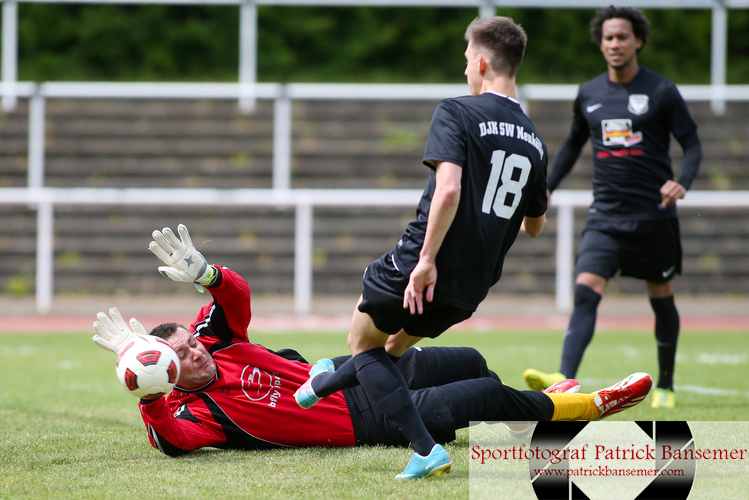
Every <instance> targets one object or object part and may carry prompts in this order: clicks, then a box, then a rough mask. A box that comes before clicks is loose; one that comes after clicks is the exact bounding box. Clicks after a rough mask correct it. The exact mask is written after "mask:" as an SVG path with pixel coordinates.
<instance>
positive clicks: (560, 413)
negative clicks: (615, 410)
mask: <svg viewBox="0 0 749 500" xmlns="http://www.w3.org/2000/svg"><path fill="white" fill-rule="evenodd" d="M547 396H549V397H550V398H551V402H552V403H554V415H553V416H552V417H551V420H595V419H597V418H598V417H599V416H600V415H601V412H600V411H598V407H597V406H596V404H595V402H594V401H593V399H594V398H595V395H593V394H569V393H564V392H562V393H552V394H547Z"/></svg>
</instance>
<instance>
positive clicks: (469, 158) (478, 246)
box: [295, 17, 547, 479]
mask: <svg viewBox="0 0 749 500" xmlns="http://www.w3.org/2000/svg"><path fill="white" fill-rule="evenodd" d="M465 38H466V40H467V41H468V47H467V49H466V52H465V57H466V61H467V64H466V69H465V75H466V78H467V80H468V87H469V90H470V93H471V95H470V96H465V97H459V98H455V99H445V100H444V101H442V102H440V104H439V105H438V106H437V108H436V109H435V111H434V116H433V118H432V123H431V127H430V130H429V135H428V138H427V144H426V151H425V154H424V164H425V165H426V166H427V167H429V168H430V169H431V170H430V172H429V180H428V182H427V186H426V188H425V190H424V193H423V195H422V198H421V201H420V203H419V205H418V208H417V211H416V215H417V217H416V220H414V221H412V222H411V223H410V224H408V227H407V228H406V231H405V233H404V234H403V236H402V237H401V239H400V240H399V241H398V243H397V245H396V247H395V249H394V250H393V251H391V252H389V253H387V254H385V255H383V256H382V257H380V258H379V259H378V260H376V261H375V262H373V263H372V264H371V265H370V266H369V267H368V268H367V269H366V271H365V275H364V292H363V294H362V297H361V299H360V300H359V303H358V304H357V307H356V309H355V310H354V314H353V318H352V322H351V330H350V332H349V337H348V344H349V348H350V349H351V353H352V354H353V355H354V357H353V358H352V359H351V360H350V361H349V362H347V363H346V364H344V365H343V366H341V367H339V368H338V369H336V370H335V372H330V371H325V369H324V367H322V368H320V370H321V373H318V372H317V370H316V369H314V368H313V370H312V372H311V375H312V376H311V377H310V379H309V380H308V381H307V382H306V383H305V384H304V385H303V386H302V387H301V388H300V389H299V390H298V391H297V393H296V394H295V397H296V400H297V403H299V405H300V406H302V407H303V408H310V407H311V406H312V405H314V404H315V403H316V402H318V401H319V400H320V398H322V397H325V396H328V395H330V394H332V393H334V392H336V391H339V390H342V389H344V388H347V387H351V386H355V385H358V384H361V385H362V386H363V387H364V389H365V391H366V393H367V395H368V396H369V398H370V399H371V400H372V401H375V402H376V403H377V406H378V408H379V409H380V410H381V411H382V412H383V413H384V414H385V415H387V417H388V418H389V419H390V420H392V421H393V422H395V423H396V424H397V425H398V427H399V428H400V429H401V430H402V431H403V433H404V434H405V435H406V436H407V437H408V439H409V440H410V442H411V444H412V446H413V448H414V451H415V453H414V456H413V458H412V459H411V461H410V462H409V464H408V466H407V467H406V469H405V470H404V471H403V472H402V473H401V474H398V475H397V476H396V479H413V478H419V477H425V476H430V475H440V474H441V473H442V472H443V471H449V467H450V458H449V456H448V455H447V453H446V452H445V451H444V449H443V448H442V447H441V446H440V445H438V444H436V443H435V441H434V439H433V438H432V436H430V435H429V432H427V430H426V428H425V427H424V425H423V423H422V420H421V418H420V417H419V415H418V413H417V412H416V409H415V408H414V405H413V403H412V401H411V398H410V396H409V393H408V390H407V387H406V384H405V381H404V380H403V377H402V376H400V375H399V372H398V370H397V368H396V367H395V364H394V362H397V360H398V358H399V357H400V356H401V355H402V354H403V353H404V352H405V350H406V349H408V348H409V347H411V346H412V345H414V344H415V343H416V342H418V341H419V340H420V339H421V338H423V337H430V338H435V337H437V336H439V335H440V334H441V333H442V332H444V331H445V330H447V329H448V328H450V327H451V326H452V325H454V324H456V323H459V322H461V321H463V320H465V319H467V318H469V317H470V316H471V315H472V314H473V312H474V311H475V310H476V307H477V306H478V304H479V303H480V302H481V301H482V300H483V299H484V298H485V297H486V294H487V293H488V290H489V288H490V287H491V286H492V285H493V284H494V283H496V282H497V280H499V277H500V275H501V273H502V263H503V261H504V257H505V254H506V253H507V251H508V250H509V248H510V246H511V245H512V243H513V242H514V241H515V238H516V236H517V234H518V232H519V231H520V230H522V231H524V232H525V233H526V234H529V235H530V236H533V237H535V236H537V235H538V234H540V232H541V230H542V229H543V225H544V221H545V215H544V214H545V213H546V205H547V195H546V166H547V153H546V145H545V144H544V142H543V141H542V140H541V138H540V137H539V135H538V133H537V132H536V130H535V128H534V127H533V124H532V123H531V121H530V120H529V119H528V117H527V116H525V114H524V113H523V110H522V109H521V108H520V105H519V104H518V101H517V100H516V99H515V75H516V74H517V71H518V68H519V67H520V63H521V62H522V58H523V52H524V50H525V44H526V36H525V33H524V32H523V30H522V29H521V28H520V27H519V26H518V25H516V24H515V23H513V22H512V20H511V19H508V18H503V17H492V18H483V19H476V20H474V21H473V22H472V23H471V24H470V25H469V26H468V28H467V30H466V35H465ZM386 348H387V349H386ZM315 367H316V368H317V367H318V365H315ZM444 369H445V370H450V369H451V367H450V366H445V368H444ZM476 397H477V398H479V399H480V395H477V396H476ZM477 404H479V403H478V402H477Z"/></svg>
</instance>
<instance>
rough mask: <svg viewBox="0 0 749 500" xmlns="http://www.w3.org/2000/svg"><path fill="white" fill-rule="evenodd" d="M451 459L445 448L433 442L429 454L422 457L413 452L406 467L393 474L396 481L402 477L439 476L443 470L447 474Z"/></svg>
mask: <svg viewBox="0 0 749 500" xmlns="http://www.w3.org/2000/svg"><path fill="white" fill-rule="evenodd" d="M451 466H452V461H451V460H450V455H448V454H447V452H446V451H445V449H444V448H443V447H442V446H440V445H438V444H435V445H434V448H432V451H431V452H429V455H427V456H425V457H422V456H421V455H419V454H418V453H414V456H413V457H411V460H410V461H409V462H408V465H407V466H406V469H405V470H404V471H403V472H401V473H400V474H398V475H397V476H395V480H396V481H400V480H404V479H421V478H422V477H431V476H434V477H439V476H441V475H442V473H443V472H444V473H445V474H447V473H448V472H450V467H451Z"/></svg>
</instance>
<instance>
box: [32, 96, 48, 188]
mask: <svg viewBox="0 0 749 500" xmlns="http://www.w3.org/2000/svg"><path fill="white" fill-rule="evenodd" d="M45 117H46V101H45V97H44V96H43V95H42V93H41V88H40V87H36V89H35V91H34V93H33V95H32V96H31V99H30V102H29V144H28V151H29V160H28V161H29V170H28V172H27V175H28V186H29V187H30V188H40V187H44V148H45V144H44V134H45Z"/></svg>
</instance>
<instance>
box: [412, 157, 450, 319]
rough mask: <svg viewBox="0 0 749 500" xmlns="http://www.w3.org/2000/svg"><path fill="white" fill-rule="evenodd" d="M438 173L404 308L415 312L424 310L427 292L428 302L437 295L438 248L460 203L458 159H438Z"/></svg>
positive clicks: (436, 173)
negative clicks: (451, 161)
mask: <svg viewBox="0 0 749 500" xmlns="http://www.w3.org/2000/svg"><path fill="white" fill-rule="evenodd" d="M435 175H436V182H435V188H434V195H433V196H432V203H431V205H430V207H429V217H428V219H427V230H426V235H425V237H424V245H423V247H422V248H421V253H420V254H419V262H418V263H417V264H416V267H415V268H414V270H413V271H412V272H411V276H410V278H409V281H408V286H406V291H405V293H404V295H403V308H404V309H406V308H407V309H409V310H410V312H411V314H416V313H417V312H418V313H419V314H421V313H423V312H424V295H425V293H426V300H427V302H431V301H432V299H433V298H434V286H435V284H436V283H437V265H436V260H437V252H439V249H440V247H441V246H442V242H443V241H444V240H445V235H446V234H447V231H448V230H449V229H450V226H451V225H452V223H453V220H454V219H455V214H456V212H457V211H458V204H459V203H460V190H461V185H460V179H461V177H462V175H463V169H462V168H461V167H460V166H459V165H456V164H455V163H450V162H447V161H442V162H435Z"/></svg>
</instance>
